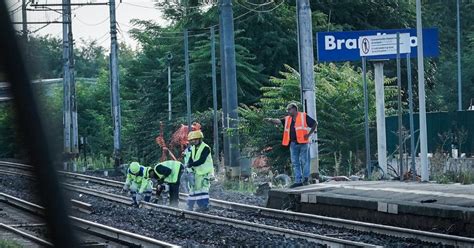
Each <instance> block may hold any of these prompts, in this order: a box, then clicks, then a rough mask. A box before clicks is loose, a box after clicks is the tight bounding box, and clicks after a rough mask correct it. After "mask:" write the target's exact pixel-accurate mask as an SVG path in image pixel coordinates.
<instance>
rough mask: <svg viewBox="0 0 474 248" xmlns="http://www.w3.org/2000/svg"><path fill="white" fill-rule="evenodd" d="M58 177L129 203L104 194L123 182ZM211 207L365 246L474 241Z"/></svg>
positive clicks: (219, 212)
mask: <svg viewBox="0 0 474 248" xmlns="http://www.w3.org/2000/svg"><path fill="white" fill-rule="evenodd" d="M61 174H63V175H64V176H65V177H67V178H69V180H68V181H69V182H73V183H75V184H76V185H70V186H69V188H76V190H79V191H81V192H82V193H83V194H84V193H86V192H87V191H89V192H90V193H91V194H97V195H99V194H101V195H102V196H103V197H109V198H115V201H121V202H123V203H128V204H130V200H129V198H128V197H123V196H122V197H115V196H113V194H112V195H109V194H104V193H103V192H109V193H118V192H119V189H120V188H121V187H122V186H123V183H122V182H118V181H113V180H107V179H104V178H98V177H92V176H88V175H82V174H77V173H69V172H61ZM70 179H74V180H70ZM77 185H81V186H87V187H88V188H89V190H85V189H80V188H78V187H77ZM94 190H95V192H94ZM183 196H184V195H183ZM109 200H113V199H109ZM211 204H212V205H213V206H214V207H213V208H212V210H211V211H210V212H209V214H211V215H214V216H220V217H230V218H233V219H238V220H247V221H249V222H253V223H258V224H264V225H268V226H272V227H277V228H286V229H294V230H297V231H300V232H307V233H311V234H320V235H325V236H326V237H331V238H334V237H338V238H341V239H350V240H352V241H356V242H365V243H368V244H376V245H384V246H388V247H401V246H411V247H414V246H420V247H427V246H431V247H436V246H442V245H451V246H458V247H468V246H473V244H474V240H473V239H470V238H465V237H458V236H452V235H445V234H439V233H432V232H424V231H418V230H411V229H404V228H398V227H391V226H385V225H377V224H371V223H363V222H357V221H350V220H342V219H337V218H330V217H323V216H315V215H309V214H302V213H294V212H289V211H281V210H274V209H268V208H263V207H256V206H251V205H245V204H239V203H232V202H225V201H220V200H214V199H212V200H211ZM153 205H154V204H146V205H145V207H157V206H153ZM160 208H161V209H162V210H163V211H165V212H170V213H171V212H173V209H172V208H168V207H165V206H160ZM179 211H181V212H179ZM173 213H174V214H176V213H178V214H181V215H183V214H184V215H186V214H189V213H186V211H184V210H176V211H174V212H173ZM188 217H189V216H188Z"/></svg>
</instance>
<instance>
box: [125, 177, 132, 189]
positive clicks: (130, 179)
mask: <svg viewBox="0 0 474 248" xmlns="http://www.w3.org/2000/svg"><path fill="white" fill-rule="evenodd" d="M131 181H132V177H131V176H130V174H128V173H127V179H126V180H125V184H124V185H123V190H128V188H129V187H130V184H131Z"/></svg>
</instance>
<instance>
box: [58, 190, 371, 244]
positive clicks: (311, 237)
mask: <svg viewBox="0 0 474 248" xmlns="http://www.w3.org/2000/svg"><path fill="white" fill-rule="evenodd" d="M64 186H65V187H66V188H67V189H68V190H71V191H76V192H79V193H82V194H87V195H92V196H95V197H99V198H103V199H107V200H111V201H115V202H118V203H121V204H126V205H129V206H130V205H132V202H131V200H130V198H129V197H125V196H121V195H115V194H112V193H107V192H103V191H99V190H95V189H90V188H84V187H80V186H76V185H72V184H67V183H64ZM141 206H142V207H144V208H149V209H160V212H164V213H167V214H171V215H175V216H180V217H184V218H187V219H193V220H198V221H205V222H208V223H213V224H217V225H230V226H233V227H237V228H241V229H244V230H249V231H257V232H265V233H271V234H278V235H283V236H286V237H290V238H301V239H305V240H307V241H310V242H315V243H319V244H323V245H328V246H330V247H378V246H376V245H371V244H367V243H362V242H355V241H349V240H342V239H338V238H332V237H328V236H323V235H318V234H313V233H307V232H301V231H296V230H291V229H286V228H280V227H274V226H269V225H263V224H258V223H253V222H247V221H243V220H237V219H231V218H226V217H220V216H215V215H210V214H205V213H199V212H194V211H188V210H183V209H179V208H173V207H169V206H164V205H158V204H154V203H148V202H142V203H141Z"/></svg>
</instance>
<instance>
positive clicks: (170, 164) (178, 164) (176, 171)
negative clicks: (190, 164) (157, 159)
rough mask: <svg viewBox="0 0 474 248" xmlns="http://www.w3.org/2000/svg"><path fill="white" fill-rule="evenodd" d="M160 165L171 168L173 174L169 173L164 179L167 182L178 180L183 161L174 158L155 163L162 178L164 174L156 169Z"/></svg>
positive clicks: (158, 174)
mask: <svg viewBox="0 0 474 248" xmlns="http://www.w3.org/2000/svg"><path fill="white" fill-rule="evenodd" d="M159 165H162V166H165V167H167V168H169V169H171V174H169V175H168V176H167V177H166V178H164V180H163V181H164V182H166V183H176V182H177V181H178V175H179V169H180V168H181V162H179V161H174V160H168V161H164V162H161V163H159V164H157V165H155V167H154V170H155V173H156V175H157V176H158V177H159V178H160V179H162V178H163V177H164V175H161V174H160V173H158V172H157V171H156V167H157V166H159Z"/></svg>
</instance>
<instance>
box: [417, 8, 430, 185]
mask: <svg viewBox="0 0 474 248" xmlns="http://www.w3.org/2000/svg"><path fill="white" fill-rule="evenodd" d="M416 37H417V38H418V42H417V43H418V46H417V52H418V53H417V60H418V97H419V99H418V101H419V108H420V109H419V111H420V153H421V155H420V160H421V181H422V182H427V181H428V180H429V176H430V174H429V170H428V144H427V139H428V134H427V131H426V104H425V66H424V60H423V26H422V22H421V0H416Z"/></svg>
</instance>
